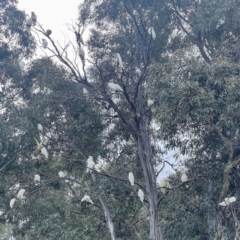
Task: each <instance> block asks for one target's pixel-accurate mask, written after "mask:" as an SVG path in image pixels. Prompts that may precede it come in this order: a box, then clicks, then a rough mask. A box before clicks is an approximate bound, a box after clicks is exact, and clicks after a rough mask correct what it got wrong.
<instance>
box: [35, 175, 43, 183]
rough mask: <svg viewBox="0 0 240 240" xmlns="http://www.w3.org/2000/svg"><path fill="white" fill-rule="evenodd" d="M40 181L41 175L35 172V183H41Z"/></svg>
mask: <svg viewBox="0 0 240 240" xmlns="http://www.w3.org/2000/svg"><path fill="white" fill-rule="evenodd" d="M40 181H41V177H40V175H38V174H35V175H34V182H35V185H39V183H40Z"/></svg>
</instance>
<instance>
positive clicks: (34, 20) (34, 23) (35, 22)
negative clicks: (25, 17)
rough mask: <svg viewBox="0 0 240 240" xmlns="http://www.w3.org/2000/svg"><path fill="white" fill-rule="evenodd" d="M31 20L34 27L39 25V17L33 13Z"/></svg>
mask: <svg viewBox="0 0 240 240" xmlns="http://www.w3.org/2000/svg"><path fill="white" fill-rule="evenodd" d="M31 20H32V25H33V26H36V24H37V15H36V14H35V13H34V12H32V13H31Z"/></svg>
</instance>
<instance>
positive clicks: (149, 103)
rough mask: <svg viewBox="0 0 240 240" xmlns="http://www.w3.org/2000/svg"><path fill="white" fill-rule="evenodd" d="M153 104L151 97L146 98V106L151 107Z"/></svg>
mask: <svg viewBox="0 0 240 240" xmlns="http://www.w3.org/2000/svg"><path fill="white" fill-rule="evenodd" d="M153 104H154V101H153V100H152V99H148V100H147V105H148V107H151V106H152V105H153Z"/></svg>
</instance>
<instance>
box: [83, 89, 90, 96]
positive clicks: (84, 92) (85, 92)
mask: <svg viewBox="0 0 240 240" xmlns="http://www.w3.org/2000/svg"><path fill="white" fill-rule="evenodd" d="M83 94H84V95H85V96H88V94H89V93H88V90H87V89H86V88H83Z"/></svg>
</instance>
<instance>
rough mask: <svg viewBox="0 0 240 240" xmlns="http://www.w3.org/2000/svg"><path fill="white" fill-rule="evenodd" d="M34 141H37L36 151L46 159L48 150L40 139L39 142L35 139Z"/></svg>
mask: <svg viewBox="0 0 240 240" xmlns="http://www.w3.org/2000/svg"><path fill="white" fill-rule="evenodd" d="M35 140H36V143H37V149H36V151H37V152H38V153H39V152H40V153H41V154H42V155H43V156H44V157H45V158H46V159H48V151H47V149H46V148H45V147H44V146H43V145H42V141H41V142H40V143H39V142H38V140H37V139H35Z"/></svg>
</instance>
